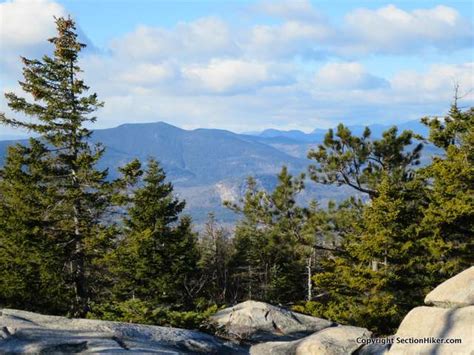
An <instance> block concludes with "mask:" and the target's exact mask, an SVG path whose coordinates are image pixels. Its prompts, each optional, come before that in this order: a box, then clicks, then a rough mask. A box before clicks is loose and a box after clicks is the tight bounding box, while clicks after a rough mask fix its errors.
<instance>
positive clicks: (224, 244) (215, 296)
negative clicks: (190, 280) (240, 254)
mask: <svg viewBox="0 0 474 355" xmlns="http://www.w3.org/2000/svg"><path fill="white" fill-rule="evenodd" d="M198 247H199V254H200V259H199V262H198V266H199V270H200V273H201V275H202V276H201V280H200V282H201V285H200V286H201V287H202V288H203V296H204V297H206V300H207V302H210V303H216V304H225V303H226V301H227V300H228V299H230V296H229V295H230V291H231V290H230V286H231V283H230V270H229V262H230V258H231V255H232V252H233V246H232V240H231V238H230V233H229V232H228V231H227V230H226V229H225V228H224V227H222V226H220V225H219V224H218V222H217V220H216V217H215V215H214V214H213V213H210V214H209V216H208V220H207V222H206V225H205V227H204V231H203V232H202V233H201V234H200V238H199V243H198Z"/></svg>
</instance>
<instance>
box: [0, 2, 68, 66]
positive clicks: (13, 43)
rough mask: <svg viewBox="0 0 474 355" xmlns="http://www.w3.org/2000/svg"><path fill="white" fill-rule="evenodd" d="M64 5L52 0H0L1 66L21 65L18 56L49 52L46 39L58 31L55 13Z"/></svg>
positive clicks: (64, 12)
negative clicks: (0, 0)
mask: <svg viewBox="0 0 474 355" xmlns="http://www.w3.org/2000/svg"><path fill="white" fill-rule="evenodd" d="M65 14H66V11H65V9H64V8H63V7H62V6H61V5H59V4H58V3H56V2H54V1H50V0H31V1H30V0H10V1H6V2H3V3H0V49H1V51H2V55H1V57H0V69H2V71H3V70H7V69H11V68H18V63H19V56H20V55H23V56H35V55H42V54H44V53H45V52H49V46H48V43H47V42H46V39H47V38H50V37H52V36H53V35H54V33H55V25H54V22H53V16H64V15H65Z"/></svg>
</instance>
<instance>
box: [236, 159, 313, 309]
mask: <svg viewBox="0 0 474 355" xmlns="http://www.w3.org/2000/svg"><path fill="white" fill-rule="evenodd" d="M303 187H304V185H303V177H299V178H294V177H293V176H291V174H289V172H288V169H287V168H286V167H284V168H283V169H282V171H281V172H280V174H279V175H278V184H277V186H276V188H275V189H274V190H273V192H271V193H269V192H267V191H265V190H260V189H258V188H257V185H256V181H255V180H254V179H253V178H249V179H248V187H247V192H246V195H245V197H244V198H243V199H242V201H241V204H240V205H238V204H229V203H227V206H228V207H229V208H231V209H232V210H233V211H234V212H236V213H239V214H241V215H242V219H241V221H240V222H239V223H238V224H237V228H236V231H235V254H234V256H233V262H232V263H231V265H232V267H233V269H234V272H233V276H234V282H235V283H236V284H237V287H238V288H240V289H241V290H242V293H241V294H240V295H239V299H259V300H263V301H268V302H278V303H288V302H291V301H294V300H297V299H303V298H304V294H305V288H306V280H305V259H304V256H303V253H302V249H301V248H300V245H301V244H302V243H303V242H304V235H303V233H302V232H303V229H304V223H305V218H306V213H305V210H304V209H303V208H301V207H300V206H299V205H298V204H297V202H296V198H297V195H298V193H299V192H300V191H301V190H302V189H303Z"/></svg>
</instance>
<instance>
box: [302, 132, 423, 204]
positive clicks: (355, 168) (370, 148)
mask: <svg viewBox="0 0 474 355" xmlns="http://www.w3.org/2000/svg"><path fill="white" fill-rule="evenodd" d="M421 138H422V137H420V136H419V135H416V134H414V133H413V132H411V131H403V132H402V133H401V134H400V135H398V130H397V127H392V128H390V129H389V130H387V131H385V132H384V133H383V134H382V138H380V139H376V140H373V139H371V132H370V129H369V128H368V127H366V128H365V130H364V132H363V134H362V136H361V137H357V136H355V135H353V134H352V132H351V131H350V130H349V129H348V128H347V127H345V126H344V125H343V124H340V125H339V126H338V127H337V131H336V133H334V131H333V130H332V129H330V130H329V131H328V133H327V134H326V136H325V138H324V142H323V144H321V145H319V147H318V149H317V150H310V151H309V153H308V158H309V159H313V160H316V162H317V163H318V164H317V165H310V167H309V172H310V176H311V178H312V179H313V180H314V181H315V182H317V183H321V184H335V185H338V186H340V185H347V186H350V187H351V188H353V189H354V190H355V191H357V192H362V193H364V194H367V195H368V196H369V197H370V198H374V197H376V196H377V195H378V191H377V186H378V184H379V183H380V181H381V179H382V177H383V176H384V175H386V174H389V175H391V176H395V175H398V176H399V178H400V179H409V178H410V175H411V173H412V171H413V167H414V166H416V165H418V164H419V163H420V161H419V158H420V153H421V150H422V148H423V144H422V143H419V144H417V145H416V146H415V147H414V148H413V149H411V150H409V149H408V148H409V147H410V145H411V144H412V142H413V140H414V139H421Z"/></svg>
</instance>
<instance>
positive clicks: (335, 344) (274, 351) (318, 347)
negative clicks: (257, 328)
mask: <svg viewBox="0 0 474 355" xmlns="http://www.w3.org/2000/svg"><path fill="white" fill-rule="evenodd" d="M370 336H371V332H370V331H368V330H367V329H365V328H359V327H352V326H343V325H340V326H337V327H330V328H326V329H324V330H321V331H319V332H317V333H315V334H312V335H310V336H307V337H305V338H303V339H301V340H295V341H290V342H281V341H278V342H267V343H262V344H257V345H254V346H252V347H251V348H250V354H251V355H345V354H352V353H353V352H354V351H356V350H357V349H358V348H360V347H361V344H360V343H358V342H357V338H370Z"/></svg>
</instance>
